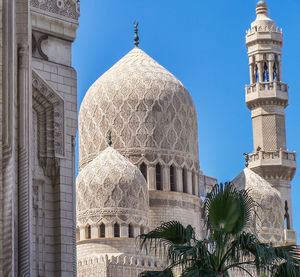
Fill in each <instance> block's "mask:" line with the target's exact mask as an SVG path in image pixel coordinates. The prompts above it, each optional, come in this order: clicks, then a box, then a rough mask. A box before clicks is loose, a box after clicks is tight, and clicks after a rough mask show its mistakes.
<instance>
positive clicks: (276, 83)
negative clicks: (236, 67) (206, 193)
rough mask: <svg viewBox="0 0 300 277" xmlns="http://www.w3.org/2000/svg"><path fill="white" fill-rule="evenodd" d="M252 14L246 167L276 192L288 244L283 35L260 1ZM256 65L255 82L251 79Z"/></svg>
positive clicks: (291, 237)
mask: <svg viewBox="0 0 300 277" xmlns="http://www.w3.org/2000/svg"><path fill="white" fill-rule="evenodd" d="M256 14H257V18H256V20H255V21H254V22H252V24H251V29H250V30H249V31H247V35H246V46H247V48H248V57H249V64H250V85H249V86H247V87H246V93H245V98H246V105H247V107H248V109H249V110H250V111H251V119H252V127H253V146H254V150H253V153H252V154H250V155H249V168H250V169H251V170H253V171H254V172H256V173H257V174H259V175H260V176H261V177H262V178H264V179H265V180H266V181H268V182H269V183H270V184H271V185H272V186H273V187H274V188H275V189H277V191H278V192H279V193H280V196H281V200H282V209H283V214H285V219H286V221H287V223H286V227H285V228H286V230H285V243H286V244H291V243H295V242H296V233H295V231H293V230H292V228H293V220H292V203H291V184H290V183H291V181H292V179H293V178H294V175H295V172H296V153H295V152H290V151H288V150H287V146H286V130H285V108H286V107H287V106H288V104H289V93H288V85H287V84H285V83H283V82H282V64H281V48H282V46H283V34H282V32H281V31H280V29H279V28H278V27H276V24H275V22H274V21H272V20H271V19H270V18H269V17H268V7H267V4H266V3H265V2H264V1H259V2H258V4H257V8H256ZM254 61H255V63H254ZM253 63H254V69H253V67H252V66H251V65H252V64H253ZM256 66H257V69H258V76H259V78H258V80H256V77H255V76H254V75H255V71H256ZM274 68H276V80H274ZM266 70H267V71H268V72H265V71H266ZM264 77H265V78H264Z"/></svg>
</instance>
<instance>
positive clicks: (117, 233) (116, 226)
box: [114, 222, 120, 238]
mask: <svg viewBox="0 0 300 277" xmlns="http://www.w3.org/2000/svg"><path fill="white" fill-rule="evenodd" d="M114 237H115V238H119V237H120V224H119V223H117V222H116V223H115V224H114Z"/></svg>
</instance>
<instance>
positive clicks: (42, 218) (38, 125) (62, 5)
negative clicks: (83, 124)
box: [0, 0, 79, 276]
mask: <svg viewBox="0 0 300 277" xmlns="http://www.w3.org/2000/svg"><path fill="white" fill-rule="evenodd" d="M0 7H1V12H0V16H1V28H0V37H1V47H0V49H1V55H0V59H1V76H3V78H1V85H0V95H1V97H0V99H1V101H0V111H1V112H0V116H1V120H0V164H1V168H2V170H1V173H0V174H1V175H0V199H1V200H0V203H1V205H0V211H1V213H0V214H1V215H0V217H1V218H0V227H1V228H0V276H75V275H76V247H75V233H76V230H75V186H74V175H75V166H74V163H75V143H74V140H75V136H76V131H77V126H76V125H77V109H76V106H77V104H76V102H77V100H76V98H77V94H76V87H77V84H76V81H77V76H76V72H75V70H74V69H73V68H72V66H71V45H72V42H73V41H74V40H75V38H76V29H77V27H78V21H77V20H78V17H79V6H78V3H77V1H72V0H71V1H65V0H59V1H56V0H47V1H46V0H45V1H29V0H10V1H3V2H2V1H1V4H0ZM2 22H3V25H2ZM57 53H59V54H58V55H57ZM2 58H3V59H2ZM2 73H3V74H2ZM3 123H4V124H3Z"/></svg>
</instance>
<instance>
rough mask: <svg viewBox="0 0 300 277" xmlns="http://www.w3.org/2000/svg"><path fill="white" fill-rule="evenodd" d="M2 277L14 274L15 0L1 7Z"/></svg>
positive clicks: (6, 2)
mask: <svg viewBox="0 0 300 277" xmlns="http://www.w3.org/2000/svg"><path fill="white" fill-rule="evenodd" d="M2 16H3V20H2V22H3V34H2V47H3V52H2V59H3V63H2V66H3V74H2V77H3V79H2V80H3V83H2V184H3V186H2V191H3V202H1V204H2V209H3V213H2V216H3V229H2V241H3V244H2V249H1V252H2V255H1V256H2V267H1V270H2V272H1V273H2V276H16V274H15V266H16V261H17V259H15V258H16V257H15V253H16V242H15V237H16V233H15V231H16V226H15V224H14V222H15V215H16V202H15V195H16V191H15V189H16V177H15V170H16V160H15V155H16V154H15V153H16V141H15V140H14V137H15V130H16V106H15V102H14V99H15V98H16V87H15V76H16V71H15V68H16V67H15V65H16V64H15V63H16V60H15V1H4V2H3V6H2Z"/></svg>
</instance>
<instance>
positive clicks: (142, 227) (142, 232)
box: [140, 224, 145, 235]
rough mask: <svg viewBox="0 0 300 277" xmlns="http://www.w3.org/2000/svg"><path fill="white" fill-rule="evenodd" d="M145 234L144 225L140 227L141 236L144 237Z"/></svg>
mask: <svg viewBox="0 0 300 277" xmlns="http://www.w3.org/2000/svg"><path fill="white" fill-rule="evenodd" d="M144 233H145V228H144V225H143V224H142V225H141V227H140V235H143V234H144Z"/></svg>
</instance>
